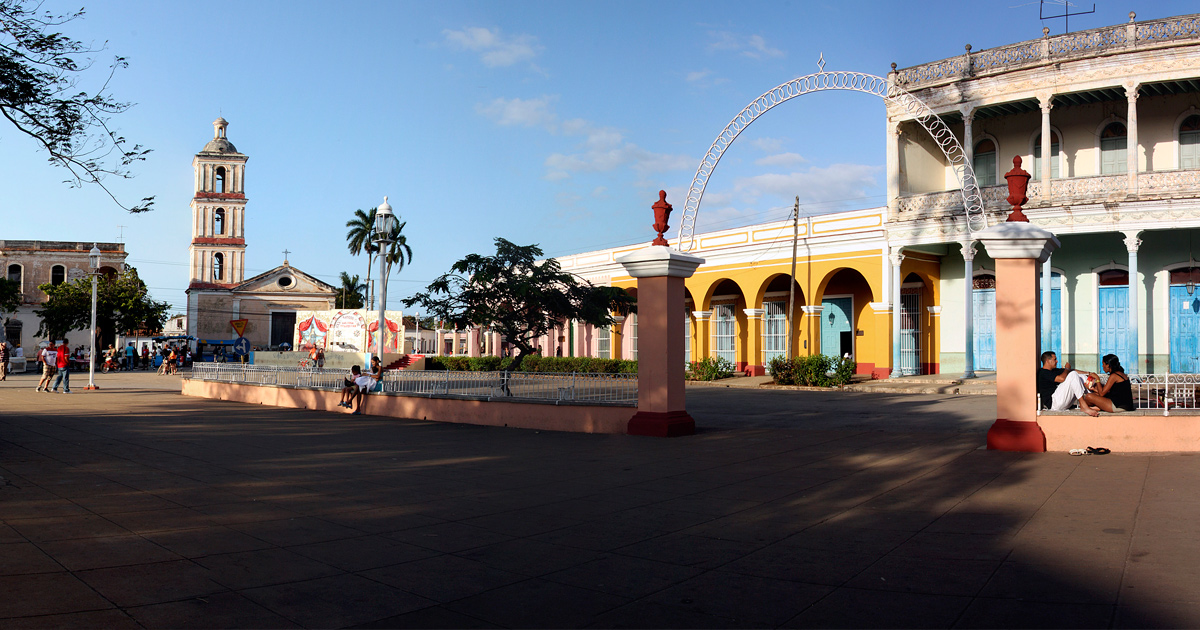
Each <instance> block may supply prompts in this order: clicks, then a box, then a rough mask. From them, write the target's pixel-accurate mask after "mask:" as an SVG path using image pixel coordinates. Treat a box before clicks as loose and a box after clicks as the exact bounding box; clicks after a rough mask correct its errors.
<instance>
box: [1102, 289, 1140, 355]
mask: <svg viewBox="0 0 1200 630" xmlns="http://www.w3.org/2000/svg"><path fill="white" fill-rule="evenodd" d="M1099 297H1100V318H1099V319H1100V331H1099V333H1100V339H1099V345H1100V356H1099V357H1097V358H1096V365H1100V361H1101V359H1103V358H1104V355H1106V354H1115V355H1117V358H1118V359H1120V360H1121V365H1129V364H1130V363H1131V359H1130V358H1129V357H1128V356H1127V355H1126V354H1125V336H1126V333H1127V330H1128V327H1129V287H1127V286H1125V287H1120V286H1117V287H1100V291H1099Z"/></svg>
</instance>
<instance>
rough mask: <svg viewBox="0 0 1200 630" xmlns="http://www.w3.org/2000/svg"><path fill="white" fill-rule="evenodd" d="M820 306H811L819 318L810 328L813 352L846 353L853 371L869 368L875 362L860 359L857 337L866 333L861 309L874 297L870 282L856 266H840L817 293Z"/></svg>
mask: <svg viewBox="0 0 1200 630" xmlns="http://www.w3.org/2000/svg"><path fill="white" fill-rule="evenodd" d="M820 295H821V306H820V308H819V309H813V311H814V314H817V315H818V319H819V322H818V324H817V326H815V328H816V329H815V330H813V331H812V334H813V336H814V337H815V339H816V341H817V348H816V349H815V352H814V354H823V355H825V356H828V357H833V358H839V357H845V356H847V355H848V356H849V357H850V358H851V359H852V360H853V361H854V362H855V364H856V367H855V371H856V372H859V373H861V372H863V371H864V370H866V371H870V370H871V369H872V368H874V364H873V363H872V364H870V365H867V364H865V363H864V361H863V356H862V354H863V350H865V348H860V347H859V344H858V337H859V336H863V335H865V330H864V327H863V326H862V322H863V319H862V315H863V312H864V311H865V310H866V309H867V308H868V307H869V306H868V305H869V304H870V303H871V301H872V300H873V299H874V298H873V294H872V292H871V285H870V283H868V282H867V279H866V278H865V277H864V276H863V275H862V273H860V272H859V271H858V270H857V269H850V268H843V269H840V270H838V271H836V272H834V273H832V274H831V275H830V276H829V279H828V280H827V281H826V282H825V286H824V288H823V290H822V291H821V293H820Z"/></svg>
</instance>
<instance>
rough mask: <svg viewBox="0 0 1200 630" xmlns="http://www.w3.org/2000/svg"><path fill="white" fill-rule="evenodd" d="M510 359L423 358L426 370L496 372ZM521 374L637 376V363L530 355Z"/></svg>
mask: <svg viewBox="0 0 1200 630" xmlns="http://www.w3.org/2000/svg"><path fill="white" fill-rule="evenodd" d="M512 362H513V358H512V357H492V356H488V357H460V356H450V357H439V356H426V357H425V369H426V370H450V371H453V372H468V371H469V372H496V371H500V370H507V369H509V368H510V367H511V366H512ZM521 371H522V372H587V373H596V374H637V361H625V360H621V359H596V358H592V357H543V356H539V355H529V356H527V357H525V359H524V360H523V361H522V362H521Z"/></svg>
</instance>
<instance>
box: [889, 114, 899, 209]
mask: <svg viewBox="0 0 1200 630" xmlns="http://www.w3.org/2000/svg"><path fill="white" fill-rule="evenodd" d="M899 198H900V123H899V122H896V121H891V120H889V121H888V123H887V205H888V215H889V216H891V217H892V218H893V219H894V218H895V216H896V211H897V208H898V206H897V201H898V200H899Z"/></svg>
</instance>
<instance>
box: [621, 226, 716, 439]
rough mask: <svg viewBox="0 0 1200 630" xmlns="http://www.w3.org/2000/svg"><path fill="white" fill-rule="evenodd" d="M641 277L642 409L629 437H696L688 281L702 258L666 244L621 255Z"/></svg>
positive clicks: (639, 281)
mask: <svg viewBox="0 0 1200 630" xmlns="http://www.w3.org/2000/svg"><path fill="white" fill-rule="evenodd" d="M617 262H619V263H621V264H622V265H624V266H625V270H626V271H628V272H629V275H631V276H633V277H634V278H637V281H638V345H639V346H640V347H639V348H638V410H637V413H636V414H634V416H633V418H631V419H630V420H629V434H630V435H649V436H655V437H674V436H679V435H691V434H692V433H695V431H696V422H695V420H693V419H692V417H691V416H690V415H689V414H688V412H687V403H686V401H685V400H684V380H683V377H684V364H683V357H684V349H683V343H684V338H683V318H684V313H685V311H684V308H685V305H684V302H683V295H684V279H685V278H688V277H690V276H691V275H692V274H693V273H694V272H695V271H696V267H698V266H699V265H700V264H701V263H703V262H704V260H703V259H701V258H697V257H695V256H689V255H687V254H682V253H680V252H677V251H675V250H673V249H670V248H668V247H666V246H662V245H652V246H650V247H647V248H646V249H642V250H638V251H635V252H631V253H629V254H627V255H625V256H622V257H620V258H618V259H617Z"/></svg>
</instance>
